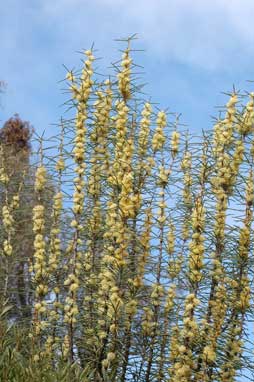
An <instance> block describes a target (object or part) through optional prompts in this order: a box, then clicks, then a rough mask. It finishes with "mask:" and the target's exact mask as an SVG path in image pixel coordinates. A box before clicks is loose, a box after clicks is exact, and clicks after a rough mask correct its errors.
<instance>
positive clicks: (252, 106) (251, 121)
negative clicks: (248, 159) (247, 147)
mask: <svg viewBox="0 0 254 382" xmlns="http://www.w3.org/2000/svg"><path fill="white" fill-rule="evenodd" d="M237 127H238V131H239V133H241V134H242V135H243V136H246V135H247V134H249V133H251V132H253V131H254V93H250V101H249V102H248V103H247V105H246V107H245V112H244V114H243V117H242V120H240V121H239V124H238V126H237Z"/></svg>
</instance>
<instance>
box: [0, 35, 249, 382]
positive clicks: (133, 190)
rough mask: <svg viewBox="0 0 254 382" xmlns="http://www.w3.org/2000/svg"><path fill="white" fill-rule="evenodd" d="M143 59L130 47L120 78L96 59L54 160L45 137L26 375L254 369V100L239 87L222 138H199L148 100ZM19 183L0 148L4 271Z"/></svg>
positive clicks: (226, 380) (113, 381) (198, 380)
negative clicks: (12, 186) (103, 71)
mask: <svg viewBox="0 0 254 382" xmlns="http://www.w3.org/2000/svg"><path fill="white" fill-rule="evenodd" d="M132 55H133V52H132V49H131V44H130V41H128V45H127V48H126V49H125V51H124V52H123V55H122V59H121V60H120V63H119V65H118V64H115V65H114V68H116V69H117V73H116V75H111V76H110V77H108V79H105V78H104V79H103V81H100V77H96V75H95V71H96V70H97V69H96V70H95V62H96V59H95V53H94V52H93V51H92V50H87V51H85V52H84V66H83V68H82V69H81V71H79V70H72V71H69V72H68V73H67V76H66V83H67V91H68V92H69V94H70V100H69V101H68V104H69V105H70V109H71V110H73V115H71V116H70V119H68V120H67V119H66V120H62V121H61V133H60V134H59V137H60V141H59V142H60V144H59V146H58V149H57V150H55V151H57V154H56V155H55V153H53V154H52V157H49V155H48V154H46V153H47V151H46V147H45V150H43V148H42V141H43V139H41V140H40V161H39V165H38V166H37V169H36V173H35V180H34V191H33V192H34V200H35V201H36V202H35V205H34V206H33V217H32V218H33V225H32V232H31V234H32V236H33V247H34V249H33V256H32V258H31V265H30V274H31V277H32V283H31V284H30V288H31V290H30V295H31V304H32V312H33V314H32V317H31V318H30V319H27V321H26V322H25V323H23V324H24V325H26V328H28V330H29V335H28V338H27V339H24V341H27V347H28V349H29V351H28V352H27V353H24V357H27V359H28V363H29V367H28V369H27V370H30V371H31V370H35V369H33V368H34V367H36V373H37V374H36V375H37V376H38V372H39V371H38V370H40V368H41V370H42V369H43V370H44V371H45V370H48V372H49V373H50V372H52V368H55V369H56V370H59V373H60V370H61V367H62V365H65V366H66V365H67V367H68V368H69V370H70V373H71V375H72V379H73V380H83V381H96V382H97V381H98V382H101V381H105V382H106V381H107V382H127V381H141V382H142V381H143V382H152V381H159V382H166V381H169V382H189V381H195V382H233V381H237V380H239V379H237V378H239V376H241V375H242V373H246V374H247V373H251V370H253V367H254V366H253V354H252V356H250V355H249V353H250V352H251V351H253V348H252V346H253V344H252V343H251V340H250V339H248V342H247V336H248V335H249V336H250V335H251V333H252V334H253V328H252V327H250V324H249V322H250V321H251V320H253V309H252V304H253V290H252V289H251V288H252V282H253V280H252V279H253V271H252V266H253V255H252V252H253V234H252V221H253V197H254V190H253V188H254V186H253V158H254V149H253V147H254V103H253V97H254V96H253V93H251V94H250V95H249V100H247V102H246V106H242V104H243V101H244V100H245V98H244V97H245V96H242V95H241V94H239V93H237V92H235V91H234V92H232V94H230V96H229V100H228V102H227V104H226V105H225V110H222V112H221V114H220V118H218V120H217V121H216V123H215V126H214V129H213V131H210V130H208V131H207V132H206V133H205V134H203V136H200V137H199V139H197V140H196V141H194V140H193V139H192V138H191V134H190V133H187V132H184V131H183V129H182V128H181V124H180V121H179V117H178V116H177V115H175V116H174V115H173V114H169V113H167V112H166V111H164V110H158V109H157V107H156V106H155V105H154V104H153V102H151V100H149V101H148V100H146V99H144V100H142V99H141V95H140V94H139V89H140V87H139V86H138V84H137V83H136V79H135V78H136V73H135V70H136V66H135V64H134V61H133V57H132ZM54 139H55V138H54ZM45 144H46V143H44V146H45ZM2 146H3V143H2ZM1 150H3V149H2V148H1ZM8 177H9V175H7V173H6V171H5V162H4V158H3V155H2V151H0V182H1V192H2V195H4V197H2V198H1V203H2V205H1V218H2V226H1V232H0V239H1V246H0V248H1V256H2V259H3V261H2V263H3V264H5V267H6V264H8V261H6V259H8V257H11V256H13V252H14V251H15V245H14V243H15V224H14V215H15V208H16V206H18V204H19V196H18V194H15V195H13V196H12V198H10V197H9V195H8V182H9V178H8ZM50 177H51V178H52V179H54V193H53V196H52V204H51V212H50V218H47V217H46V213H45V212H46V210H45V208H46V207H45V195H46V192H47V188H48V182H49V179H50ZM20 187H21V186H20ZM46 226H47V229H46ZM4 272H5V273H4V274H5V277H6V276H7V274H6V272H7V273H8V269H7V268H5V271H4ZM2 279H3V280H4V278H2V277H1V288H3V290H4V282H2ZM0 301H1V304H2V305H3V306H4V301H3V299H1V300H0ZM17 324H18V325H22V323H20V322H17ZM250 338H251V337H250ZM34 365H36V366H34ZM247 369H249V370H247ZM27 375H28V374H27ZM59 375H60V374H59ZM38 378H39V377H38ZM75 378H76V379H75ZM240 378H241V377H240ZM24 380H25V379H24ZM27 380H28V377H27ZM31 380H32V379H31ZM56 380H57V379H56Z"/></svg>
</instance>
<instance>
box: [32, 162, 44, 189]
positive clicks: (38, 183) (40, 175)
mask: <svg viewBox="0 0 254 382" xmlns="http://www.w3.org/2000/svg"><path fill="white" fill-rule="evenodd" d="M46 175H47V171H46V168H45V167H44V166H43V165H41V166H39V167H38V168H37V171H36V174H35V184H34V189H35V191H36V192H40V191H42V190H43V189H44V187H45V184H46V181H47V178H46Z"/></svg>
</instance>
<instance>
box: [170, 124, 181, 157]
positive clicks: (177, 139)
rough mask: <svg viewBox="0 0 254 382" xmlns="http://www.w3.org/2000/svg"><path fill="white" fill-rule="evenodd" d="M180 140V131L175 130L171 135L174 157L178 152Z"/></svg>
mask: <svg viewBox="0 0 254 382" xmlns="http://www.w3.org/2000/svg"><path fill="white" fill-rule="evenodd" d="M179 142H180V133H179V132H178V131H176V130H175V131H173V133H172V136H171V150H172V155H173V157H174V156H175V155H176V154H177V153H178V150H179Z"/></svg>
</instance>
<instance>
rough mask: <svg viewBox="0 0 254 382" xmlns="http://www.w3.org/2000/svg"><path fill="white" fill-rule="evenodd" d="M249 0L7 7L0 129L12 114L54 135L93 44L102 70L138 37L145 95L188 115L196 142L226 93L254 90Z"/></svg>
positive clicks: (30, 0) (41, 1)
mask: <svg viewBox="0 0 254 382" xmlns="http://www.w3.org/2000/svg"><path fill="white" fill-rule="evenodd" d="M253 19H254V1H252V0H213V1H211V0H135V1H134V0H129V1H126V0H91V1H88V0H55V1H52V0H9V1H8V2H7V1H5V2H3V3H2V4H1V9H0V36H1V39H0V48H1V50H0V51H1V59H0V80H5V81H6V82H7V84H8V87H7V92H6V94H5V95H4V96H2V97H1V102H2V108H1V109H0V120H1V121H2V122H3V121H5V120H6V119H7V118H9V117H10V116H11V115H13V114H14V113H19V114H20V116H21V118H23V119H26V120H29V121H31V123H32V124H33V125H34V127H35V128H36V130H37V131H38V132H39V133H41V132H42V131H43V130H46V134H47V135H48V136H50V135H52V134H54V133H55V128H54V127H52V124H54V123H56V122H57V121H58V120H59V118H60V117H61V114H63V113H64V110H65V109H64V108H63V107H61V106H60V105H61V103H62V102H63V100H64V97H63V96H62V94H61V87H62V84H60V83H59V81H60V80H61V79H63V78H64V76H65V70H64V68H63V66H62V64H65V65H66V66H68V67H70V68H72V67H79V60H80V55H78V54H77V53H76V52H77V51H78V50H81V49H83V48H89V47H90V46H91V44H92V43H93V42H95V47H96V48H97V49H98V52H97V53H96V54H97V55H98V56H100V57H104V59H103V60H102V61H101V67H102V70H103V68H104V67H105V66H107V65H110V62H112V61H114V60H116V59H117V57H118V54H119V53H118V51H117V49H118V48H121V47H122V46H121V45H120V44H119V43H118V42H116V41H114V39H117V38H120V37H126V36H128V35H131V34H133V33H137V34H138V36H139V40H138V42H136V43H135V45H134V47H136V48H140V49H145V52H143V53H137V55H136V62H137V63H138V64H140V65H142V66H144V68H145V74H144V82H146V83H148V85H147V86H146V88H145V90H146V91H147V93H148V94H150V95H151V96H152V100H153V101H158V102H159V103H160V105H161V107H162V108H166V107H169V109H170V110H171V111H174V112H178V113H182V122H184V123H186V124H187V125H188V126H189V128H190V130H191V131H193V132H198V131H201V129H202V128H204V129H207V128H211V126H212V119H211V116H216V108H215V106H217V105H222V104H223V103H224V102H225V98H224V96H223V95H222V94H221V92H223V91H229V90H231V89H232V86H233V84H235V86H236V88H237V89H242V90H244V89H246V90H253V89H254V83H253V84H250V83H248V82H246V80H254V70H253V63H254V28H253Z"/></svg>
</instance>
